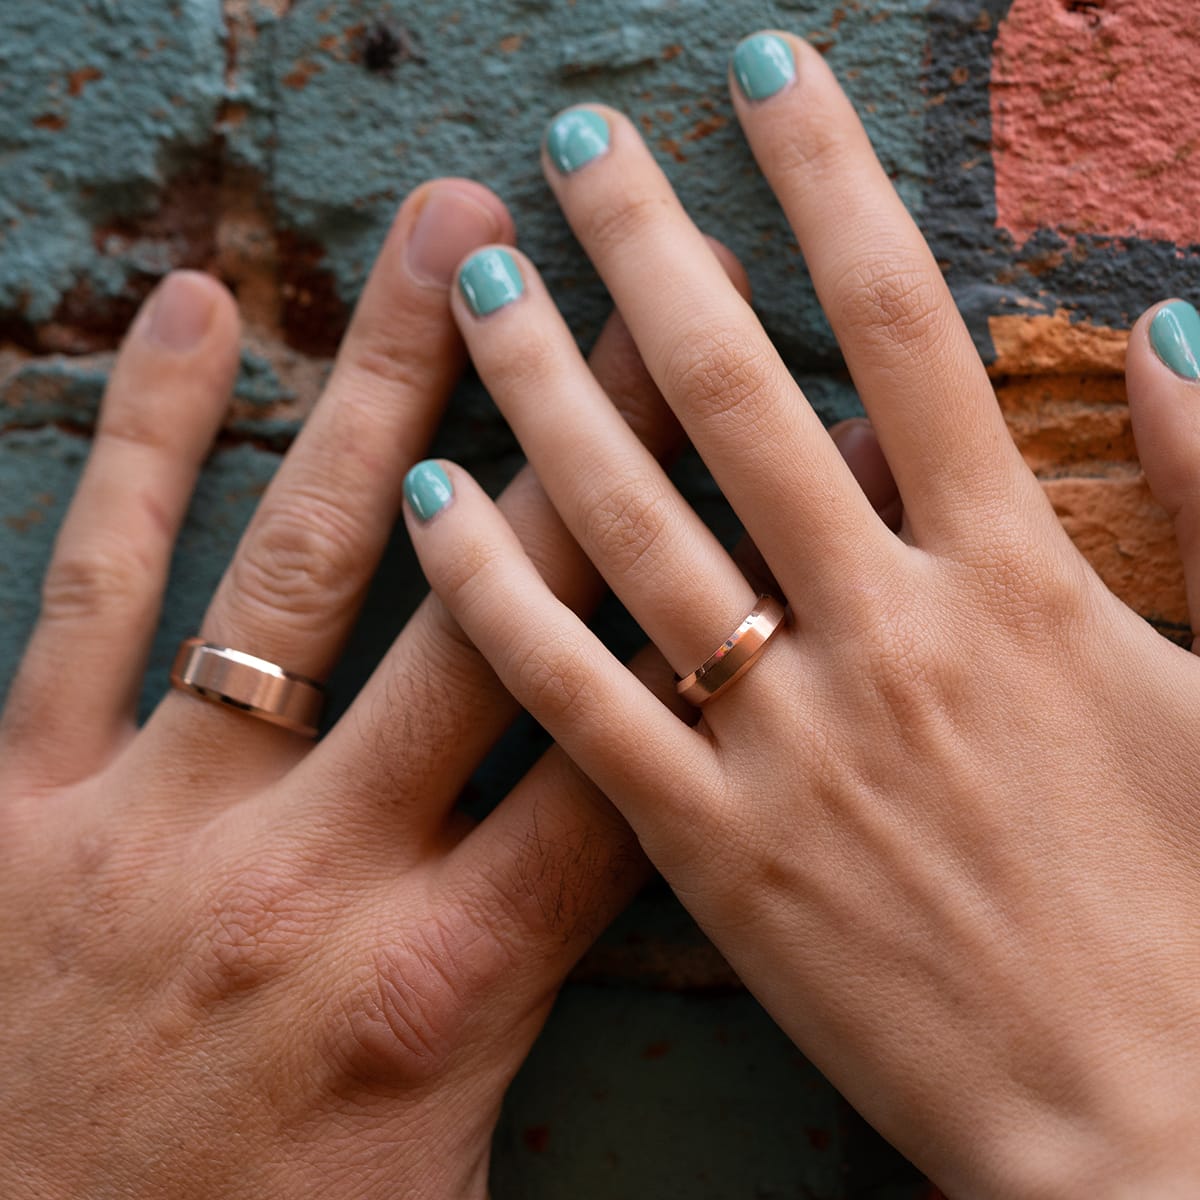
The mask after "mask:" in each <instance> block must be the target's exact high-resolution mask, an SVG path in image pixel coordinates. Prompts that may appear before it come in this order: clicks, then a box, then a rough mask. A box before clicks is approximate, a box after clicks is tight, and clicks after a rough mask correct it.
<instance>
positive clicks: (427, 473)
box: [404, 459, 454, 521]
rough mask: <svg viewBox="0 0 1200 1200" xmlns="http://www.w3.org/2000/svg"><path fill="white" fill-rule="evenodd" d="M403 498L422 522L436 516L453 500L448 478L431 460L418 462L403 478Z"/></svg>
mask: <svg viewBox="0 0 1200 1200" xmlns="http://www.w3.org/2000/svg"><path fill="white" fill-rule="evenodd" d="M404 498H405V499H406V500H407V501H408V506H409V508H411V509H412V510H413V512H414V513H416V514H417V517H418V518H419V519H420V520H422V521H428V520H429V519H430V517H433V516H436V515H437V514H438V513H440V512H441V511H442V509H443V508H445V507H446V505H447V504H449V503H450V501H451V500H453V499H454V488H453V487H452V486H451V484H450V476H449V475H447V474H446V472H445V471H443V470H442V468H441V467H440V466H438V464H437V463H435V462H433V461H432V460H431V459H427V460H426V461H425V462H419V463H417V465H416V466H415V467H413V469H412V470H411V471H409V473H408V474H407V475H405V477H404Z"/></svg>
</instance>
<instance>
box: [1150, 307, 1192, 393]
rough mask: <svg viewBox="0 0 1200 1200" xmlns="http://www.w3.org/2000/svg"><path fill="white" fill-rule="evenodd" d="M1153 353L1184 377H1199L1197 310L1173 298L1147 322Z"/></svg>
mask: <svg viewBox="0 0 1200 1200" xmlns="http://www.w3.org/2000/svg"><path fill="white" fill-rule="evenodd" d="M1150 345H1152V346H1153V347H1154V353H1155V354H1157V355H1158V357H1159V358H1161V359H1162V360H1163V362H1165V363H1166V364H1167V366H1168V367H1170V368H1171V370H1172V371H1174V372H1175V374H1176V375H1182V376H1183V378H1184V379H1200V313H1198V312H1197V311H1196V310H1195V309H1194V308H1193V307H1192V306H1191V305H1190V304H1189V303H1188V302H1187V301H1186V300H1172V301H1171V303H1170V304H1167V305H1164V306H1163V307H1162V308H1160V309H1159V310H1158V313H1157V315H1156V316H1155V318H1154V320H1153V321H1151V322H1150Z"/></svg>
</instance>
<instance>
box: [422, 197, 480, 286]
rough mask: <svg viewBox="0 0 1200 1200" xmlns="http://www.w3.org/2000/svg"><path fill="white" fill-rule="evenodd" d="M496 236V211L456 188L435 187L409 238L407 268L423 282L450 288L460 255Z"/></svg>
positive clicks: (464, 254)
mask: <svg viewBox="0 0 1200 1200" xmlns="http://www.w3.org/2000/svg"><path fill="white" fill-rule="evenodd" d="M499 236H500V218H499V217H498V216H497V214H496V213H495V212H493V211H492V210H491V209H489V208H486V207H484V206H483V205H482V204H480V203H478V202H477V201H476V200H474V199H473V198H472V197H470V196H468V195H466V193H464V192H461V191H459V190H458V189H456V188H452V187H435V188H433V189H432V192H431V195H430V196H429V198H428V199H427V200H426V201H425V204H424V206H423V207H422V208H421V211H420V213H419V214H418V215H417V221H416V224H415V225H414V226H413V228H412V232H411V233H410V234H409V237H408V246H407V247H406V249H405V256H406V260H407V262H408V269H409V271H410V272H411V273H412V275H413V277H414V278H416V279H418V280H419V281H420V282H422V283H431V284H434V285H435V286H437V287H449V286H450V284H451V281H452V280H453V279H454V268H455V267H457V266H458V264H459V263H460V262H462V260H463V258H464V257H465V256H466V255H468V254H470V252H471V251H472V250H473V249H474V248H475V247H476V246H481V245H483V244H484V243H485V242H494V241H495V240H496V239H497V238H498V237H499Z"/></svg>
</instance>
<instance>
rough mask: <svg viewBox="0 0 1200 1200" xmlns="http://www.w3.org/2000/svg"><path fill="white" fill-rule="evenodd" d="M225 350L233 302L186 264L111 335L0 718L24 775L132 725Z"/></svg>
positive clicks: (231, 355) (36, 775) (62, 779)
mask: <svg viewBox="0 0 1200 1200" xmlns="http://www.w3.org/2000/svg"><path fill="white" fill-rule="evenodd" d="M237 355H238V319H237V309H236V307H235V305H234V303H233V300H232V298H231V297H230V295H229V293H228V292H227V291H226V290H225V289H224V288H223V287H222V286H221V285H220V284H219V283H218V282H217V281H216V280H214V279H211V278H209V277H208V276H206V275H201V274H199V273H196V272H178V273H176V274H174V275H172V276H170V277H169V278H168V279H167V280H166V282H165V283H163V284H162V285H161V286H160V287H159V288H158V290H157V291H156V292H155V293H154V295H153V296H152V297H151V299H150V301H149V303H147V304H146V306H145V307H144V308H143V309H142V311H141V313H140V314H139V316H138V318H137V320H136V321H135V322H134V324H133V327H132V329H131V330H130V332H129V335H128V337H127V338H126V339H125V342H124V344H123V346H122V347H121V352H120V354H119V355H118V356H117V361H116V363H115V365H114V367H113V373H112V378H111V380H110V382H109V386H108V390H107V392H106V393H105V396H104V401H103V404H102V405H101V409H100V417H99V421H98V423H97V427H96V436H95V441H94V443H93V445H92V451H91V454H90V456H89V458H88V462H87V466H86V468H85V470H84V473H83V478H82V479H81V480H80V483H79V487H78V490H77V491H76V494H75V498H74V500H73V501H72V503H71V507H70V509H69V511H68V513H67V516H66V520H65V521H64V523H63V526H62V529H61V530H60V531H59V535H58V539H57V541H56V543H55V547H54V553H53V555H52V557H51V560H50V566H49V569H48V571H47V573H46V579H45V583H44V585H43V588H42V610H41V614H40V616H39V619H38V624H37V627H36V628H35V630H34V633H33V637H32V639H31V641H30V644H29V649H28V650H27V652H26V654H25V658H24V660H23V661H22V663H21V666H20V669H19V671H18V673H17V678H16V680H15V681H14V683H13V686H12V691H11V693H10V696H9V701H8V705H7V708H6V710H5V713H4V721H3V725H2V726H0V735H2V740H3V753H2V757H3V759H4V760H5V761H6V763H7V762H16V763H17V764H18V765H19V766H21V767H23V768H24V769H25V770H26V772H27V773H29V774H30V775H31V776H32V778H33V779H34V780H36V781H38V782H42V783H47V784H62V783H68V782H71V781H73V780H76V779H80V778H83V777H84V776H86V775H89V774H92V773H93V772H95V771H96V770H98V769H99V768H100V767H102V766H103V765H104V763H105V762H106V761H107V760H108V759H109V758H111V756H112V755H113V754H114V753H115V752H116V751H117V750H118V749H119V748H120V747H121V746H122V745H123V744H124V743H125V741H126V740H127V739H128V738H129V736H130V735H131V733H132V731H133V728H134V724H133V722H134V716H135V704H136V700H137V694H138V691H139V688H140V685H141V681H142V674H143V672H144V669H145V660H146V655H147V653H148V651H149V647H150V642H151V639H152V637H153V634H154V630H155V625H156V623H157V619H158V610H159V605H160V604H161V601H162V593H163V588H164V585H165V582H166V576H167V569H168V566H169V564H170V559H171V552H172V550H173V548H174V544H175V537H176V534H177V532H178V529H179V525H180V523H181V522H182V520H183V516H184V513H185V511H186V509H187V505H188V501H189V499H190V497H191V493H192V487H193V485H194V483H195V480H196V475H197V473H198V471H199V469H200V465H201V463H202V462H203V461H204V457H205V455H206V454H207V453H208V450H209V447H210V446H211V444H212V440H213V437H214V436H215V434H216V432H217V429H218V427H219V426H220V423H221V418H222V415H223V413H224V411H225V409H226V407H227V404H228V400H229V391H230V388H231V386H232V383H233V375H234V371H235V370H236V367H237Z"/></svg>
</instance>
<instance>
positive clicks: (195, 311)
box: [146, 271, 216, 353]
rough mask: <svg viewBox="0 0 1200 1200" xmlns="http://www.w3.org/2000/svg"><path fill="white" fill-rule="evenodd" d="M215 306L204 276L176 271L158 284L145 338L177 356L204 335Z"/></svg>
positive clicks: (211, 291)
mask: <svg viewBox="0 0 1200 1200" xmlns="http://www.w3.org/2000/svg"><path fill="white" fill-rule="evenodd" d="M215 307H216V293H215V289H214V288H212V287H211V286H210V285H209V284H208V283H207V282H206V277H205V276H203V275H200V274H198V273H195V272H192V271H176V272H175V273H174V274H172V275H168V276H167V278H166V279H164V280H163V282H162V283H160V284H159V285H158V290H157V292H155V294H154V298H153V299H152V300H151V307H150V319H149V320H148V321H147V323H146V337H147V338H148V339H149V340H150V341H152V342H156V343H157V344H158V345H160V346H163V347H165V348H166V349H168V350H174V351H176V352H177V353H178V352H182V351H185V350H193V349H195V347H196V346H198V345H199V344H200V343H201V342H202V341H203V340H204V335H205V334H206V333H208V330H209V326H210V325H211V324H212V318H213V309H214V308H215Z"/></svg>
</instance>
